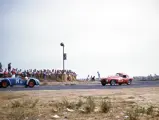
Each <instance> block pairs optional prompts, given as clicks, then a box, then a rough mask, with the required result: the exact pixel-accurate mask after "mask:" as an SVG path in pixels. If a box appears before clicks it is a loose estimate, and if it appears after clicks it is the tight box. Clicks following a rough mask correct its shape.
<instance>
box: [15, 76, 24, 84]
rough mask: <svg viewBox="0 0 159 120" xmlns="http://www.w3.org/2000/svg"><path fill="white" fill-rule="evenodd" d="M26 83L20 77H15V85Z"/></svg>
mask: <svg viewBox="0 0 159 120" xmlns="http://www.w3.org/2000/svg"><path fill="white" fill-rule="evenodd" d="M25 84H26V80H23V79H22V78H21V77H18V78H17V79H16V85H25Z"/></svg>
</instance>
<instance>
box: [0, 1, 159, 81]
mask: <svg viewBox="0 0 159 120" xmlns="http://www.w3.org/2000/svg"><path fill="white" fill-rule="evenodd" d="M158 21H159V1H158V0H0V49H1V50H0V51H1V53H0V62H1V63H2V65H3V68H6V67H7V64H8V63H9V62H11V63H12V67H14V68H22V69H34V68H36V69H52V68H53V69H62V47H61V46H60V43H61V42H63V43H64V44H65V52H66V53H67V60H66V61H65V69H71V70H73V71H75V72H76V73H77V74H78V78H85V77H87V75H95V76H97V71H99V72H100V74H101V77H105V76H107V75H113V74H115V73H117V72H124V73H127V74H129V75H130V76H140V75H141V76H142V75H148V74H159V54H158V52H159V47H158V45H159V34H158V33H159V22H158Z"/></svg>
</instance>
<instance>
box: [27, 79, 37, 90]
mask: <svg viewBox="0 0 159 120" xmlns="http://www.w3.org/2000/svg"><path fill="white" fill-rule="evenodd" d="M34 86H35V81H34V80H30V81H29V83H28V87H30V88H33V87H34Z"/></svg>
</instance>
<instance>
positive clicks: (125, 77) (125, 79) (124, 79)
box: [123, 75, 127, 83]
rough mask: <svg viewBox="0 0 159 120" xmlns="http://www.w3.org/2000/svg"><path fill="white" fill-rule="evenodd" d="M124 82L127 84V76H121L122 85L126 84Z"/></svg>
mask: <svg viewBox="0 0 159 120" xmlns="http://www.w3.org/2000/svg"><path fill="white" fill-rule="evenodd" d="M126 82H127V76H126V75H123V83H126Z"/></svg>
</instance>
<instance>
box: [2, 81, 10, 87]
mask: <svg viewBox="0 0 159 120" xmlns="http://www.w3.org/2000/svg"><path fill="white" fill-rule="evenodd" d="M8 86H9V84H8V82H7V81H6V80H5V81H2V82H1V87H2V88H7V87H8Z"/></svg>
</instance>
